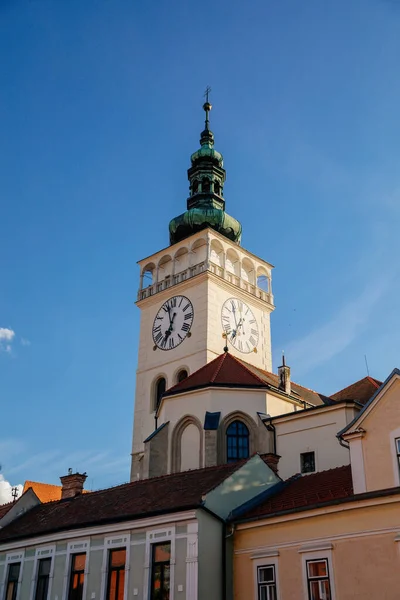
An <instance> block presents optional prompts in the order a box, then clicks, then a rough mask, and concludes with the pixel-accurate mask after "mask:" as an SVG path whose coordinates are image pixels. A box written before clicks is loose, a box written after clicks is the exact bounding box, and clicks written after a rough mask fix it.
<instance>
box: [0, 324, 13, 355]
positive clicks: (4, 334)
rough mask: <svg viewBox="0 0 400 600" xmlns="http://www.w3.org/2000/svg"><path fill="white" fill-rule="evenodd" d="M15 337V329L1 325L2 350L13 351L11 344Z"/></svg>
mask: <svg viewBox="0 0 400 600" xmlns="http://www.w3.org/2000/svg"><path fill="white" fill-rule="evenodd" d="M14 337H15V331H13V330H12V329H8V327H0V352H7V353H8V354H10V353H11V349H12V348H11V344H12V342H13V340H14Z"/></svg>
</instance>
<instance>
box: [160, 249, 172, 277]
mask: <svg viewBox="0 0 400 600" xmlns="http://www.w3.org/2000/svg"><path fill="white" fill-rule="evenodd" d="M172 266H173V262H172V258H171V257H170V255H169V254H166V255H165V256H163V257H162V258H161V259H160V262H159V263H158V279H159V281H161V280H163V279H165V278H166V277H168V276H169V275H172Z"/></svg>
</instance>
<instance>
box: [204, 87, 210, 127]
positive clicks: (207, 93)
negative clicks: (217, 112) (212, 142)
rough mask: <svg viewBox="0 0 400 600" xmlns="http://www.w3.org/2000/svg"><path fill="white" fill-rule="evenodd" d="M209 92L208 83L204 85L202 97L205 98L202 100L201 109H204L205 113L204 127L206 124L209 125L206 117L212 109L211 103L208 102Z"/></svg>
mask: <svg viewBox="0 0 400 600" xmlns="http://www.w3.org/2000/svg"><path fill="white" fill-rule="evenodd" d="M210 92H211V88H210V86H209V85H208V86H207V87H206V91H205V92H204V98H205V99H206V101H205V102H204V104H203V110H204V111H205V113H206V129H208V126H209V124H210V120H209V118H208V114H209V112H210V110H211V109H212V104H210V102H209V95H210Z"/></svg>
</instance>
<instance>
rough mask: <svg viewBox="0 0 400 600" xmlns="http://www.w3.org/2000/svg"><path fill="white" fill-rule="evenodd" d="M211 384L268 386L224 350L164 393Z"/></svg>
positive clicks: (178, 391)
mask: <svg viewBox="0 0 400 600" xmlns="http://www.w3.org/2000/svg"><path fill="white" fill-rule="evenodd" d="M209 385H216V386H218V385H220V386H229V385H232V386H241V387H258V388H262V387H266V382H265V381H264V380H263V379H261V378H260V377H259V376H258V375H257V374H256V373H253V372H252V371H251V370H250V369H249V368H248V367H247V365H244V364H243V363H242V361H240V360H239V359H238V358H235V357H234V356H233V355H232V354H230V353H229V352H224V354H220V356H217V358H215V359H214V360H212V361H211V362H209V363H207V364H206V365H204V366H203V367H201V368H200V369H198V370H197V371H195V372H194V373H192V374H191V375H189V377H186V379H184V380H183V381H181V382H180V383H177V384H176V385H174V386H173V387H172V388H170V389H169V390H168V391H167V392H166V393H165V394H164V395H165V396H168V395H172V394H178V393H180V392H186V391H188V390H192V389H197V388H201V387H207V386H209Z"/></svg>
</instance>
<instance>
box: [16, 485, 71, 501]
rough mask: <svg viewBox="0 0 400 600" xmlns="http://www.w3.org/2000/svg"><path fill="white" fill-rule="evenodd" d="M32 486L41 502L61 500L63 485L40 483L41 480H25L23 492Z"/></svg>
mask: <svg viewBox="0 0 400 600" xmlns="http://www.w3.org/2000/svg"><path fill="white" fill-rule="evenodd" d="M29 488H31V489H32V490H33V491H34V492H35V494H36V496H37V497H38V498H39V500H40V502H51V501H52V500H61V490H62V487H61V485H51V484H50V483H40V482H39V481H25V483H24V489H23V492H22V493H25V492H26V491H27V490H29Z"/></svg>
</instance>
